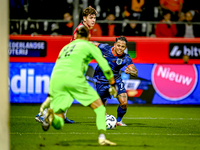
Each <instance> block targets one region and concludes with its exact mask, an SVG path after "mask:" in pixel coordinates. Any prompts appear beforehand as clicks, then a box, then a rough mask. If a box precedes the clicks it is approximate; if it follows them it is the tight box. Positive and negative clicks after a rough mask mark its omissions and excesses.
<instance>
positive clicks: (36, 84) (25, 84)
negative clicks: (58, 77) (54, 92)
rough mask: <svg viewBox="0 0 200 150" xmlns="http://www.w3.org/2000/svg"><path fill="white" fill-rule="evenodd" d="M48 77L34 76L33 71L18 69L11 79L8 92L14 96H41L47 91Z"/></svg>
mask: <svg viewBox="0 0 200 150" xmlns="http://www.w3.org/2000/svg"><path fill="white" fill-rule="evenodd" d="M49 80H50V76H49V75H35V70H34V69H20V74H18V75H14V76H12V77H11V79H10V82H9V85H10V90H11V91H12V92H13V93H15V94H26V93H28V94H41V93H48V91H49Z"/></svg>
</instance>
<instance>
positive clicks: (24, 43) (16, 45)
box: [9, 40, 47, 57]
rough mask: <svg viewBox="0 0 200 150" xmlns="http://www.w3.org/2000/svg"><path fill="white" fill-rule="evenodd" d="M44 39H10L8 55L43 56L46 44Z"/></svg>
mask: <svg viewBox="0 0 200 150" xmlns="http://www.w3.org/2000/svg"><path fill="white" fill-rule="evenodd" d="M46 45H47V44H46V41H32V40H10V42H9V56H10V57H45V56H46V53H47V52H46V51H47V46H46Z"/></svg>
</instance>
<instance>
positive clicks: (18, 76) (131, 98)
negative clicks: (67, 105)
mask: <svg viewBox="0 0 200 150" xmlns="http://www.w3.org/2000/svg"><path fill="white" fill-rule="evenodd" d="M96 65H97V64H96V63H90V65H89V66H90V67H89V69H90V70H89V71H88V72H87V73H86V75H89V76H92V73H93V72H94V69H95V67H96ZM53 66H54V63H10V78H9V89H10V102H11V103H41V102H43V101H44V100H45V98H46V96H47V94H48V88H49V80H50V75H51V71H52V69H53ZM135 66H136V68H137V69H138V77H136V78H135V77H132V76H130V75H127V74H125V73H124V72H123V69H122V78H123V80H124V82H125V87H126V89H127V95H128V103H129V104H200V99H199V97H200V92H199V91H200V83H199V81H200V77H199V73H200V65H184V64H183V65H169V64H166V65H165V64H162V65H161V64H135ZM89 84H90V85H91V86H92V87H93V88H94V89H95V86H94V84H93V83H91V82H89ZM74 103H78V102H77V101H76V100H75V101H74ZM117 103H118V101H117V99H115V98H112V99H110V100H108V104H117Z"/></svg>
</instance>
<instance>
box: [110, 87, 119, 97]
mask: <svg viewBox="0 0 200 150" xmlns="http://www.w3.org/2000/svg"><path fill="white" fill-rule="evenodd" d="M109 93H110V95H112V96H113V97H114V98H116V97H117V93H118V87H117V85H116V84H112V85H110V88H109Z"/></svg>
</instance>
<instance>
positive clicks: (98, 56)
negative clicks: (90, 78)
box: [91, 45, 117, 97]
mask: <svg viewBox="0 0 200 150" xmlns="http://www.w3.org/2000/svg"><path fill="white" fill-rule="evenodd" d="M91 54H92V56H93V57H94V59H95V60H96V61H97V63H98V65H99V67H100V68H101V70H102V71H103V73H104V75H105V77H106V79H107V80H108V81H109V84H110V89H109V92H110V94H111V95H113V96H114V97H117V88H116V86H115V79H114V74H113V71H112V69H111V68H110V66H109V64H108V62H107V60H106V59H105V58H104V57H103V55H102V53H101V51H100V49H99V48H97V47H95V46H94V45H91Z"/></svg>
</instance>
